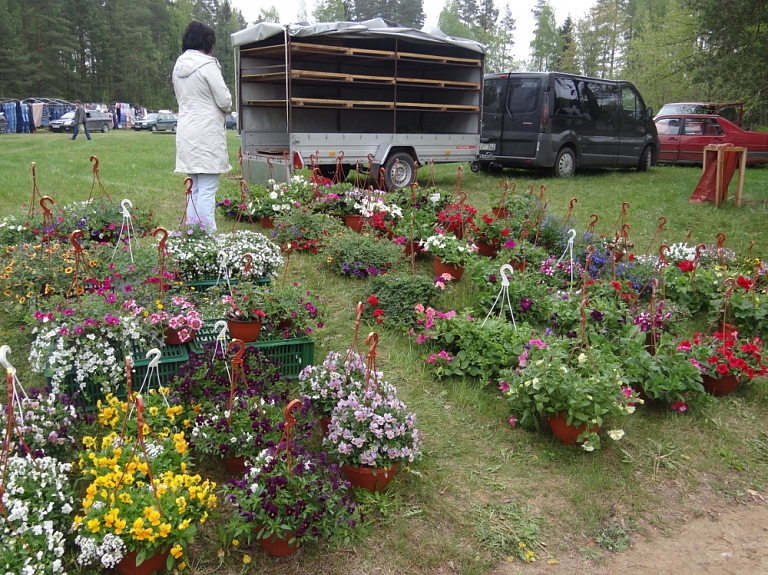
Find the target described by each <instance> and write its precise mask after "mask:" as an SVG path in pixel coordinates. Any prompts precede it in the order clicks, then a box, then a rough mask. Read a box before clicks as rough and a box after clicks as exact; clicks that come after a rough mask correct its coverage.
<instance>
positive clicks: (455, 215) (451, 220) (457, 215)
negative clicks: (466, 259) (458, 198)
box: [437, 203, 477, 234]
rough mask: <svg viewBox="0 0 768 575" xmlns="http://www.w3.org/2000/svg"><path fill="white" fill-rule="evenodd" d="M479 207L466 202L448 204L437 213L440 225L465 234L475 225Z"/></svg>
mask: <svg viewBox="0 0 768 575" xmlns="http://www.w3.org/2000/svg"><path fill="white" fill-rule="evenodd" d="M476 214H477V208H475V207H473V206H470V205H469V204H465V203H456V204H448V205H447V206H445V208H443V209H442V210H441V211H439V212H438V213H437V223H438V225H439V226H440V227H441V228H443V229H445V230H446V231H448V232H451V233H454V234H456V233H458V234H463V233H464V231H465V230H466V229H469V228H471V227H472V226H473V225H474V217H475V215H476Z"/></svg>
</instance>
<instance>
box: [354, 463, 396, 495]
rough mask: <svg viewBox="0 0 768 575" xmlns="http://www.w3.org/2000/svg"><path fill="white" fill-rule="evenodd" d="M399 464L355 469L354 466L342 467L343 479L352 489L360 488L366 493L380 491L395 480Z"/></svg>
mask: <svg viewBox="0 0 768 575" xmlns="http://www.w3.org/2000/svg"><path fill="white" fill-rule="evenodd" d="M398 465H399V462H397V463H393V464H392V466H391V467H378V468H374V467H357V466H354V465H342V466H341V470H342V471H343V472H344V477H346V478H347V481H349V482H350V483H351V484H352V487H362V488H363V489H367V490H368V491H381V490H382V489H384V488H385V487H386V486H387V485H389V483H390V482H391V481H392V480H393V479H394V478H395V472H396V471H397V466H398Z"/></svg>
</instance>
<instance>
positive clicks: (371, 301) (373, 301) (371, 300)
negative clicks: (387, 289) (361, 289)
mask: <svg viewBox="0 0 768 575" xmlns="http://www.w3.org/2000/svg"><path fill="white" fill-rule="evenodd" d="M368 303H369V304H371V305H379V298H377V297H376V296H375V295H369V296H368Z"/></svg>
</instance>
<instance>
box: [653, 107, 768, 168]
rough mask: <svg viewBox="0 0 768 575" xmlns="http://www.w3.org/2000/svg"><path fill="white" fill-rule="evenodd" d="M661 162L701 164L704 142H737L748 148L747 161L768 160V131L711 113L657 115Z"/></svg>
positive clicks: (705, 144)
mask: <svg viewBox="0 0 768 575" xmlns="http://www.w3.org/2000/svg"><path fill="white" fill-rule="evenodd" d="M654 121H655V122H656V130H657V131H658V132H659V143H660V144H661V150H660V152H659V163H660V164H664V163H666V164H701V163H702V160H703V158H704V146H709V145H712V144H733V145H734V146H744V147H745V148H747V164H765V163H768V134H766V133H764V132H748V131H746V130H742V129H741V128H739V127H738V126H736V125H735V124H733V123H732V122H729V121H728V120H726V119H725V118H722V117H720V116H716V115H710V114H674V115H667V116H657V117H656V119H655V120H654Z"/></svg>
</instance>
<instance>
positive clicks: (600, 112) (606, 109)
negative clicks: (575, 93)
mask: <svg viewBox="0 0 768 575" xmlns="http://www.w3.org/2000/svg"><path fill="white" fill-rule="evenodd" d="M579 95H580V96H581V109H582V111H583V112H584V114H585V115H587V116H589V118H588V119H590V120H592V121H593V122H611V121H613V120H614V119H615V118H616V112H617V111H618V107H619V88H618V86H616V85H615V84H603V83H599V82H583V81H582V82H579Z"/></svg>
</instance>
